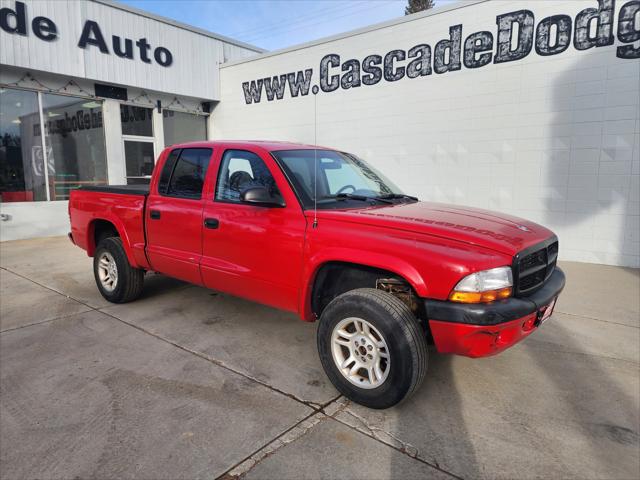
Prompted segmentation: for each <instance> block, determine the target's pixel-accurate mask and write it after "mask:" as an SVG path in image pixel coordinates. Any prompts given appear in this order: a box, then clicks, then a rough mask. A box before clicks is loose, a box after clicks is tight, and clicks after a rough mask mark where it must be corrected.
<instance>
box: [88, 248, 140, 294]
mask: <svg viewBox="0 0 640 480" xmlns="http://www.w3.org/2000/svg"><path fill="white" fill-rule="evenodd" d="M105 252H107V253H108V254H110V255H111V257H112V258H113V259H114V261H115V265H116V269H117V273H118V280H117V282H116V285H115V288H114V289H113V290H111V291H109V290H108V289H106V288H105V287H104V286H103V285H102V282H101V281H100V276H99V273H98V270H99V268H98V264H99V262H100V258H101V257H102V255H103V254H104V253H105ZM93 276H94V278H95V280H96V285H97V286H98V290H99V291H100V294H101V295H102V296H103V297H104V298H105V299H106V300H108V301H109V302H112V303H126V302H131V301H132V300H135V299H136V298H138V297H139V296H140V294H141V293H142V287H143V285H144V270H140V269H138V268H133V267H132V266H131V264H130V263H129V260H128V259H127V254H126V253H125V251H124V247H123V246H122V240H121V239H120V238H119V237H109V238H105V239H103V240H102V241H100V244H99V245H98V247H97V248H96V251H95V254H94V256H93Z"/></svg>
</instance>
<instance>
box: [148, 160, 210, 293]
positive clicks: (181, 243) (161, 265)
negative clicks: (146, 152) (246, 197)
mask: <svg viewBox="0 0 640 480" xmlns="http://www.w3.org/2000/svg"><path fill="white" fill-rule="evenodd" d="M212 153H213V150H212V149H211V148H182V149H180V148H178V149H175V150H172V151H171V152H170V153H169V155H168V156H167V157H166V159H165V160H164V162H163V163H162V164H159V165H158V168H161V170H160V175H159V178H157V179H155V180H154V183H153V184H152V186H151V191H150V194H149V197H148V199H147V209H146V220H145V221H146V226H147V257H148V258H149V262H150V263H151V266H152V268H153V269H154V270H156V271H158V272H161V273H164V274H166V275H169V276H171V277H176V278H179V279H181V280H185V281H187V282H190V283H195V284H202V279H201V276H200V267H199V264H200V259H201V257H202V211H203V201H204V200H203V198H202V196H203V195H202V190H203V187H204V184H205V181H206V176H207V172H208V170H209V163H210V161H211V155H212Z"/></svg>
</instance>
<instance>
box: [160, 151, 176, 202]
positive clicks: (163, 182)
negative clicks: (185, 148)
mask: <svg viewBox="0 0 640 480" xmlns="http://www.w3.org/2000/svg"><path fill="white" fill-rule="evenodd" d="M178 155H180V150H173V151H171V153H170V154H169V156H168V157H167V161H166V162H164V167H162V173H161V174H160V181H159V182H158V191H159V192H160V193H167V188H168V187H169V179H170V178H171V174H172V173H173V167H175V166H176V160H177V159H178Z"/></svg>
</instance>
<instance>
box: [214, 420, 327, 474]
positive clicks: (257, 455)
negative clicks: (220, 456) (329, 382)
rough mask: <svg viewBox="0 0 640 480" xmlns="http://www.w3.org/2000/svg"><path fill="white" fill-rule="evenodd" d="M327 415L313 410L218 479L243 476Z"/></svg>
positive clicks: (300, 436)
mask: <svg viewBox="0 0 640 480" xmlns="http://www.w3.org/2000/svg"><path fill="white" fill-rule="evenodd" d="M328 418H330V417H328V416H327V415H325V414H324V413H322V412H314V413H312V414H310V415H308V416H307V417H305V418H303V419H302V420H300V421H299V422H298V423H296V424H295V425H293V426H292V427H291V428H289V429H288V430H286V431H284V432H282V433H281V434H280V435H278V436H277V437H275V438H274V439H273V440H271V441H270V442H268V443H267V444H265V445H264V446H262V447H261V448H259V449H258V450H256V451H255V452H253V453H252V454H251V455H249V456H248V457H247V458H245V459H244V460H243V461H241V462H240V463H238V464H236V465H234V466H233V467H231V468H230V469H229V470H227V471H226V472H225V473H223V474H222V475H221V476H220V477H218V478H220V479H238V478H242V477H244V476H245V475H246V474H247V473H249V472H250V471H251V470H253V469H254V468H255V467H256V466H258V465H259V464H260V462H262V461H263V460H264V459H265V458H267V457H270V456H271V455H273V454H275V453H276V452H277V451H278V450H280V449H281V448H284V447H286V446H287V445H289V444H290V443H293V442H295V441H296V440H299V439H300V438H302V437H303V436H304V435H306V434H307V433H308V432H309V431H310V430H311V429H313V428H314V427H315V426H316V425H318V424H319V423H320V422H322V421H324V420H327V419H328Z"/></svg>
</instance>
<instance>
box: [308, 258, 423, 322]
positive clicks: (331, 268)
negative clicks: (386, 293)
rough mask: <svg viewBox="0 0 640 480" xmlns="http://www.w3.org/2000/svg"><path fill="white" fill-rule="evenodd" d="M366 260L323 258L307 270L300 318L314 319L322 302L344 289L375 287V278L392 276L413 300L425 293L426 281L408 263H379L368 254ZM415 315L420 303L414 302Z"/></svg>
mask: <svg viewBox="0 0 640 480" xmlns="http://www.w3.org/2000/svg"><path fill="white" fill-rule="evenodd" d="M371 260H373V261H369V262H361V261H360V262H354V261H349V260H346V259H345V258H344V257H342V258H333V259H329V258H327V259H325V260H324V261H321V262H317V263H315V264H314V266H313V268H312V269H310V270H309V273H308V274H307V276H306V281H304V283H303V286H304V287H303V288H304V292H303V295H302V297H301V298H302V299H303V304H302V305H301V308H300V312H301V317H302V319H303V320H305V321H315V320H316V319H317V318H319V316H320V314H321V313H322V311H323V310H324V308H325V307H326V305H327V304H328V303H329V302H330V301H331V300H332V299H333V298H335V297H336V296H338V295H340V294H342V293H345V292H346V291H350V290H355V289H357V288H362V287H370V288H377V282H376V281H377V280H378V279H389V278H395V279H398V280H400V281H402V282H404V283H405V284H406V285H407V286H408V287H409V288H410V292H411V294H412V295H413V296H414V298H415V299H416V300H417V299H418V298H419V297H424V296H426V289H427V288H426V284H425V282H424V279H423V278H422V276H420V275H419V274H418V272H417V271H416V270H415V269H414V268H413V267H411V266H405V265H403V264H402V262H397V261H396V262H395V263H393V262H382V261H380V259H378V261H375V260H376V258H375V257H372V258H371ZM416 303H417V305H418V307H417V308H418V310H417V311H416V312H415V313H416V315H417V316H423V311H422V310H423V306H422V302H419V301H417V302H416Z"/></svg>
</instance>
